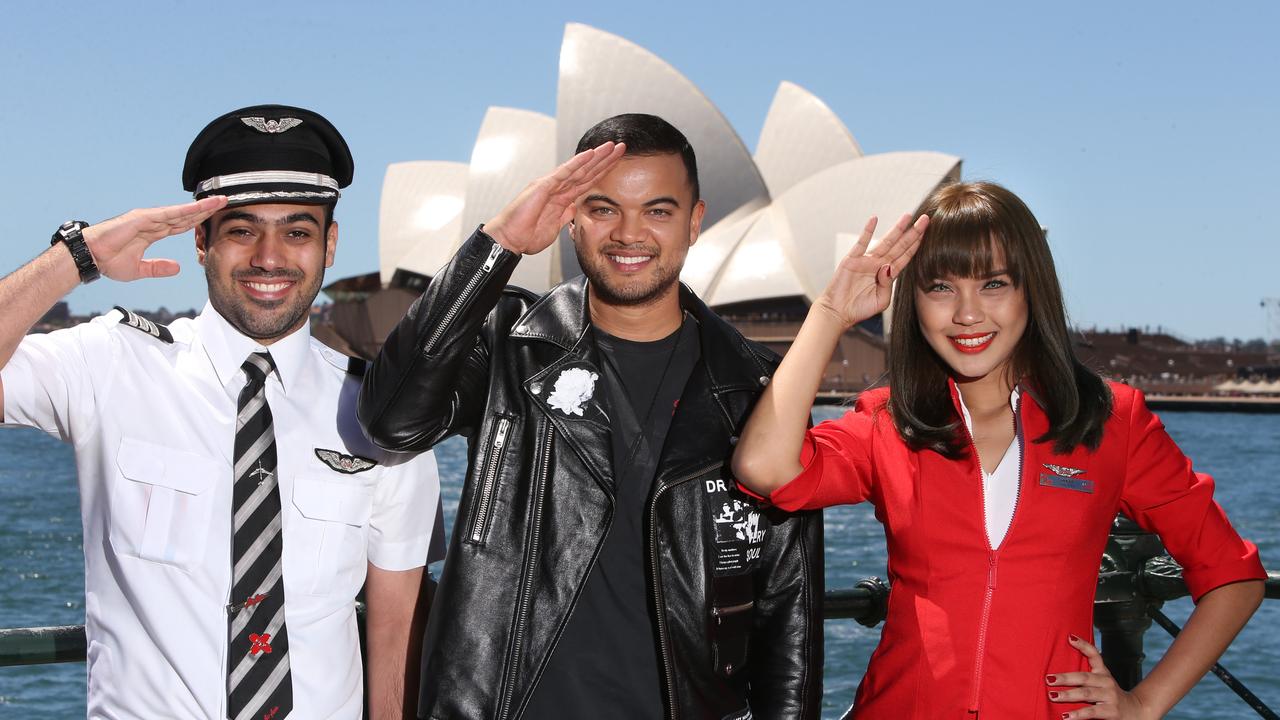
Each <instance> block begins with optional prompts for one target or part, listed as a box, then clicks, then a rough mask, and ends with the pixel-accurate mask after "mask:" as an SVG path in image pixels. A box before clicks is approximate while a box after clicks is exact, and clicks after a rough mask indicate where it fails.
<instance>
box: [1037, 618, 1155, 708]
mask: <svg viewBox="0 0 1280 720" xmlns="http://www.w3.org/2000/svg"><path fill="white" fill-rule="evenodd" d="M1067 642H1069V643H1070V644H1071V647H1073V648H1075V649H1076V650H1079V651H1080V654H1082V655H1084V656H1085V658H1087V659H1088V660H1089V672H1069V673H1059V674H1057V675H1050V676H1048V677H1046V678H1045V682H1046V683H1047V684H1048V685H1050V686H1052V687H1051V688H1050V689H1049V700H1051V701H1053V702H1060V703H1064V702H1070V703H1082V702H1084V703H1093V704H1092V705H1091V706H1089V707H1086V708H1081V709H1079V710H1072V711H1071V712H1067V713H1063V714H1062V717H1063V718H1064V720H1065V719H1068V718H1069V719H1070V720H1081V718H1121V719H1122V720H1147V719H1148V718H1150V717H1152V715H1151V714H1150V713H1148V712H1147V711H1146V709H1145V708H1144V707H1143V706H1142V702H1141V700H1139V699H1138V696H1136V695H1134V694H1133V693H1130V692H1125V691H1124V690H1123V689H1121V688H1120V685H1119V684H1118V683H1116V681H1115V678H1113V677H1112V676H1111V671H1110V670H1107V664H1106V663H1104V662H1103V661H1102V653H1100V652H1098V648H1096V647H1094V646H1093V643H1090V642H1089V641H1087V640H1082V639H1081V638H1078V637H1076V636H1075V635H1072V636H1070V637H1069V638H1068V639H1067Z"/></svg>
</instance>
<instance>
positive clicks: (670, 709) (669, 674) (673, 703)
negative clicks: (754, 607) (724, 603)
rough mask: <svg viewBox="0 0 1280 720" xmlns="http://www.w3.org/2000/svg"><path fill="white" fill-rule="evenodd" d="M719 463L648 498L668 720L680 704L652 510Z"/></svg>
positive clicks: (662, 487)
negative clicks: (664, 497) (661, 499)
mask: <svg viewBox="0 0 1280 720" xmlns="http://www.w3.org/2000/svg"><path fill="white" fill-rule="evenodd" d="M723 464H724V463H723V462H718V463H715V464H713V465H708V466H706V467H704V468H701V469H699V470H697V471H696V472H692V473H689V474H688V475H685V476H683V477H680V478H678V479H676V480H673V481H671V482H669V483H663V484H661V485H659V486H658V489H657V490H655V491H654V492H653V497H651V498H649V563H650V568H651V570H652V571H653V602H654V613H653V616H654V618H656V620H657V623H658V655H659V657H661V658H662V678H663V682H664V683H665V684H666V688H667V717H669V718H671V720H676V719H677V718H679V717H680V703H679V702H678V700H677V699H676V686H675V682H674V681H673V680H672V678H673V677H674V675H675V672H674V670H672V668H671V649H670V640H668V639H667V616H666V612H665V611H664V602H663V599H662V577H661V573H660V571H659V568H658V523H657V520H656V519H655V515H654V510H655V508H657V507H658V498H659V497H660V496H661V495H662V493H664V492H666V491H667V490H669V489H670V488H672V487H674V486H676V485H679V484H680V483H683V482H685V481H687V480H692V479H693V478H696V477H698V476H699V475H702V474H703V473H706V472H710V471H711V470H714V469H716V468H718V467H720V466H721V465H723ZM713 612H714V611H713Z"/></svg>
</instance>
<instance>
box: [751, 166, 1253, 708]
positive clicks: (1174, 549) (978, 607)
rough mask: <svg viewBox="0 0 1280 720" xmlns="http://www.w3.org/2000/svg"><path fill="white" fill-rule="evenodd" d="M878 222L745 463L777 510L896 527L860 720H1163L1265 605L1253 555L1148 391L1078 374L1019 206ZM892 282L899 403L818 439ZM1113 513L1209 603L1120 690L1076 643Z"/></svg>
mask: <svg viewBox="0 0 1280 720" xmlns="http://www.w3.org/2000/svg"><path fill="white" fill-rule="evenodd" d="M874 228H875V220H874V219H872V220H871V222H869V223H868V224H867V227H866V228H865V229H864V230H863V233H862V236H861V237H860V238H859V240H858V242H857V243H856V244H855V245H854V247H853V249H852V250H851V251H850V252H849V254H848V256H847V257H845V258H844V260H843V261H841V263H840V265H839V267H838V268H837V269H836V272H835V276H834V278H833V279H832V281H831V284H830V285H829V286H828V287H827V289H826V290H825V292H824V293H823V295H822V296H821V297H819V298H818V300H817V301H816V302H814V303H813V307H812V308H811V309H810V312H809V315H808V317H807V318H806V320H805V322H804V325H803V327H802V328H801V330H800V332H799V334H798V335H797V337H796V340H795V343H794V344H793V345H792V346H791V349H790V350H789V351H788V352H787V356H786V358H785V359H784V360H783V362H782V365H781V366H780V367H779V369H778V372H777V374H775V375H774V377H773V381H772V382H771V383H770V384H769V387H768V389H767V391H766V392H765V394H764V396H763V397H762V398H761V400H760V403H759V405H758V406H757V408H756V410H755V411H754V413H753V415H752V417H751V420H750V422H749V423H748V424H747V427H746V429H745V431H744V433H743V435H742V439H741V441H740V442H739V444H738V449H737V453H736V455H735V457H734V471H735V473H736V474H737V477H738V479H739V481H740V482H741V483H742V484H743V485H744V486H745V487H746V488H748V489H750V490H752V491H754V492H756V493H758V494H760V495H762V496H767V497H768V498H769V499H770V501H771V502H772V503H774V504H775V505H777V506H779V507H781V508H784V509H787V510H797V509H802V508H803V509H811V508H820V507H826V506H829V505H836V504H842V503H856V502H862V501H864V500H865V501H870V502H872V503H874V505H875V509H876V517H877V518H878V519H879V520H880V521H881V522H882V523H883V524H884V528H885V538H886V541H887V543H888V551H889V577H890V580H891V583H892V587H893V592H892V593H891V594H890V598H889V612H888V616H887V618H886V620H885V624H884V627H883V630H882V634H881V639H880V644H879V646H878V647H877V648H876V651H875V653H874V654H873V655H872V656H871V661H870V664H869V667H868V669H867V674H866V676H865V677H864V678H863V680H862V683H861V685H860V686H859V688H858V693H857V697H856V698H855V701H854V708H853V710H852V715H853V716H855V717H858V718H876V719H879V718H891V719H893V720H899V719H904V720H905V719H908V718H914V719H918V720H948V719H951V718H955V719H962V718H963V719H968V720H972V719H973V718H975V717H977V718H980V719H981V720H988V719H990V720H1005V719H1016V720H1024V719H1033V718H1059V717H1062V718H1073V719H1075V718H1143V719H1146V718H1158V717H1161V716H1163V715H1164V714H1165V713H1166V712H1168V711H1169V709H1170V708H1172V707H1173V706H1174V704H1175V703H1177V702H1178V700H1179V699H1181V698H1182V696H1183V695H1185V694H1186V693H1187V691H1188V690H1190V688H1191V687H1192V686H1193V685H1194V684H1195V682H1196V681H1197V680H1198V679H1199V678H1200V677H1202V676H1203V675H1204V673H1205V672H1206V671H1207V670H1208V669H1209V667H1210V666H1212V664H1213V663H1214V662H1215V661H1216V660H1217V658H1218V657H1219V655H1221V653H1222V652H1223V650H1225V649H1226V647H1227V646H1228V645H1229V644H1230V642H1231V640H1232V638H1234V637H1235V635H1236V633H1237V632H1238V631H1239V630H1240V628H1241V627H1242V626H1243V625H1244V624H1245V622H1246V621H1247V620H1248V618H1249V616H1250V615H1251V614H1252V613H1253V611H1254V610H1255V609H1256V608H1257V607H1258V604H1259V603H1260V602H1261V600H1262V594H1263V588H1262V583H1261V582H1260V580H1262V579H1263V578H1265V577H1266V575H1265V572H1264V570H1263V568H1262V565H1261V563H1260V562H1259V560H1258V555H1257V549H1256V548H1255V547H1254V546H1253V545H1252V544H1251V543H1249V542H1246V541H1244V540H1241V539H1240V537H1239V536H1238V535H1237V534H1236V532H1235V531H1234V530H1233V529H1232V527H1231V525H1230V523H1229V522H1228V521H1227V518H1226V516H1225V515H1224V514H1223V511H1222V509H1221V508H1220V507H1219V506H1218V505H1217V503H1215V502H1214V500H1213V480H1212V479H1211V478H1209V477H1208V476H1207V475H1203V474H1200V473H1196V472H1194V471H1193V470H1192V468H1191V463H1190V462H1189V461H1188V460H1187V458H1186V457H1185V456H1183V454H1182V453H1181V452H1180V451H1179V450H1178V447H1177V446H1176V445H1175V444H1174V443H1173V441H1172V440H1171V439H1170V438H1169V436H1168V435H1167V434H1166V433H1165V431H1164V427H1163V425H1161V423H1160V421H1159V420H1158V419H1157V418H1156V417H1155V416H1154V415H1152V414H1151V411H1150V410H1148V409H1147V407H1146V405H1145V403H1144V402H1143V399H1142V394H1141V393H1139V392H1138V391H1136V390H1133V389H1132V388H1129V387H1127V386H1125V385H1121V384H1117V383H1110V382H1105V381H1103V380H1102V379H1101V378H1099V377H1098V375H1097V374H1095V373H1094V372H1092V371H1091V370H1089V369H1088V368H1086V367H1085V366H1084V365H1082V364H1081V363H1080V361H1079V360H1077V359H1076V357H1075V354H1074V352H1073V351H1072V346H1071V339H1070V336H1069V332H1068V328H1067V322H1066V313H1065V311H1064V309H1063V301H1062V291H1061V289H1060V287H1059V285H1058V279H1057V276H1056V274H1055V271H1054V267H1053V259H1052V257H1051V256H1050V254H1049V247H1048V244H1047V243H1046V241H1045V237H1044V233H1043V231H1042V230H1041V227H1040V224H1039V223H1038V222H1037V221H1036V219H1035V217H1034V216H1033V215H1032V214H1031V211H1030V210H1029V209H1027V207H1026V205H1024V204H1023V203H1022V201H1021V200H1019V199H1018V198H1017V197H1016V196H1014V195H1013V194H1012V193H1010V192H1009V191H1008V190H1006V189H1004V188H1002V187H1000V186H998V185H994V184H990V183H963V184H954V185H949V186H946V187H943V188H941V189H940V190H938V191H937V192H936V193H934V195H933V196H932V197H931V198H930V199H929V200H927V201H926V202H925V204H924V206H923V207H922V208H921V211H920V218H919V219H918V220H917V221H916V222H915V223H914V224H912V223H911V218H910V217H909V216H908V217H904V218H902V220H901V221H899V223H898V225H897V226H896V227H895V228H894V229H893V230H892V231H891V232H889V233H888V234H887V235H886V236H885V237H884V238H883V240H882V241H881V242H879V243H878V244H877V245H876V247H874V248H868V246H869V243H870V238H871V235H872V232H873V230H874ZM913 256H915V259H914V260H912V257H913ZM909 261H910V262H909ZM899 274H901V276H900V277H899ZM893 280H897V281H898V282H897V285H896V289H893V290H892V296H893V300H894V303H893V312H892V324H891V333H890V345H889V387H888V388H880V389H877V390H870V391H867V392H865V393H863V394H862V395H861V396H860V397H859V398H858V402H857V405H856V407H855V409H854V410H853V412H850V413H848V414H846V415H845V416H844V417H842V418H840V419H838V420H832V421H827V422H824V423H822V424H820V425H818V426H817V427H815V428H812V429H811V430H807V431H806V426H807V424H808V419H809V410H810V407H811V405H812V403H813V398H814V395H815V393H816V392H817V389H818V384H819V381H820V380H821V378H822V373H823V371H824V369H825V368H826V366H827V363H828V359H829V358H830V357H831V354H832V352H833V351H834V349H835V347H836V343H837V341H838V339H839V337H840V336H841V334H843V333H844V332H845V331H846V330H848V329H849V328H850V327H852V326H853V325H854V324H856V323H858V322H860V321H862V320H864V319H866V318H869V317H872V316H873V315H876V314H877V313H880V312H883V311H884V309H885V308H886V307H887V306H888V305H889V300H890V295H891V287H893ZM1118 511H1123V512H1124V513H1125V514H1127V515H1128V516H1129V517H1131V518H1133V519H1134V520H1136V521H1137V522H1138V523H1139V524H1140V525H1142V526H1143V527H1144V528H1146V529H1148V530H1150V531H1152V532H1156V533H1158V534H1159V535H1160V537H1161V539H1162V540H1163V541H1164V543H1165V546H1166V547H1167V548H1168V549H1169V552H1170V553H1171V554H1172V555H1173V556H1174V558H1175V559H1177V560H1178V562H1179V563H1181V564H1182V566H1183V569H1184V577H1185V579H1186V582H1187V586H1188V587H1189V589H1190V590H1191V594H1192V597H1193V598H1194V599H1195V600H1196V603H1197V605H1196V608H1195V611H1194V612H1193V613H1192V615H1191V618H1190V619H1189V620H1188V621H1187V625H1186V628H1185V629H1184V630H1183V632H1182V633H1181V634H1180V635H1179V636H1178V638H1177V639H1176V640H1175V641H1174V643H1173V645H1172V646H1171V647H1170V648H1169V652H1168V653H1167V654H1166V655H1165V656H1164V658H1163V659H1162V660H1161V661H1160V663H1159V664H1158V665H1156V667H1155V668H1154V669H1153V670H1152V672H1151V673H1150V674H1149V675H1147V677H1146V678H1144V679H1143V680H1142V682H1141V683H1139V684H1138V686H1137V687H1135V688H1134V689H1133V690H1132V691H1131V692H1125V691H1123V690H1121V689H1120V688H1119V687H1118V686H1117V684H1116V683H1115V681H1114V680H1113V679H1112V677H1111V675H1110V674H1109V673H1108V672H1107V669H1106V667H1105V666H1104V665H1103V663H1102V658H1101V656H1100V655H1099V653H1098V651H1097V650H1096V649H1095V648H1094V646H1093V645H1092V644H1090V643H1089V642H1088V641H1087V640H1086V639H1083V638H1092V611H1093V597H1094V590H1095V587H1096V584H1097V576H1098V565H1099V560H1100V559H1101V556H1102V551H1103V548H1104V546H1105V544H1106V541H1107V534H1108V530H1109V528H1110V526H1111V522H1112V519H1113V518H1114V517H1115V514H1116V513H1117V512H1118Z"/></svg>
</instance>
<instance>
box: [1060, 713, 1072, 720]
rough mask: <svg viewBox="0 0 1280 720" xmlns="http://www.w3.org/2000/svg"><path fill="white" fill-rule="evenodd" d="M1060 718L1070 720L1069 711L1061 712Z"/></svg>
mask: <svg viewBox="0 0 1280 720" xmlns="http://www.w3.org/2000/svg"><path fill="white" fill-rule="evenodd" d="M1062 720H1071V713H1062Z"/></svg>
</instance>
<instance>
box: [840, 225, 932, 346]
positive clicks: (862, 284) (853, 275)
mask: <svg viewBox="0 0 1280 720" xmlns="http://www.w3.org/2000/svg"><path fill="white" fill-rule="evenodd" d="M928 226H929V216H928V215H921V216H920V217H919V218H917V219H916V221H915V223H912V222H911V215H909V214H908V215H903V216H902V219H900V220H898V224H897V225H895V226H894V227H893V229H892V230H890V231H889V232H888V234H886V235H885V236H884V237H883V238H881V239H880V242H878V243H876V246H875V247H874V248H871V249H870V250H868V249H867V248H868V246H869V245H870V244H871V236H872V234H874V233H875V230H876V218H875V217H872V218H871V219H870V220H868V221H867V225H866V227H864V228H863V229H862V234H861V235H860V236H858V241H857V242H856V243H854V244H853V247H852V248H850V249H849V254H848V255H845V256H844V259H843V260H841V261H840V264H839V265H838V266H836V272H835V274H834V275H833V276H832V278H831V283H830V284H829V285H827V289H826V290H824V291H823V292H822V295H821V296H819V297H818V299H817V302H816V303H815V305H817V306H819V307H821V308H823V309H825V310H827V311H828V312H830V313H831V314H832V315H833V316H834V317H835V318H836V319H837V320H838V321H839V322H840V323H842V324H843V325H844V327H845V328H850V327H853V326H854V325H856V324H858V323H860V322H862V321H863V320H866V319H867V318H869V317H872V316H873V315H877V314H879V313H882V312H884V309H885V308H887V307H889V298H890V297H892V289H893V279H894V278H896V277H898V275H899V274H900V273H901V272H902V269H903V268H905V267H906V266H907V263H908V262H909V261H910V260H911V256H912V255H915V252H916V248H918V247H919V246H920V238H921V237H923V236H924V230H925V228H926V227H928Z"/></svg>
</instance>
